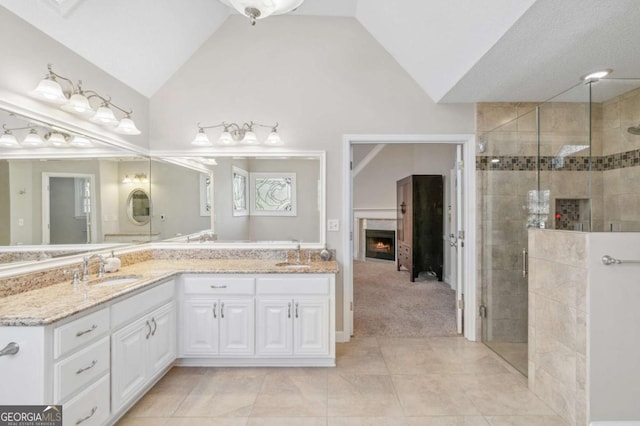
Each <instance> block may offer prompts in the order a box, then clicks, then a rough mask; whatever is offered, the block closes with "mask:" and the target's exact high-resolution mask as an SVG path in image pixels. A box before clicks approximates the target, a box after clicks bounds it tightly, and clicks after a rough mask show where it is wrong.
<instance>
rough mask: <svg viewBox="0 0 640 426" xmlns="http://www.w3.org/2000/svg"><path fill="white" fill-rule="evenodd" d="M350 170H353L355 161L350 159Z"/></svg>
mask: <svg viewBox="0 0 640 426" xmlns="http://www.w3.org/2000/svg"><path fill="white" fill-rule="evenodd" d="M349 170H353V161H349Z"/></svg>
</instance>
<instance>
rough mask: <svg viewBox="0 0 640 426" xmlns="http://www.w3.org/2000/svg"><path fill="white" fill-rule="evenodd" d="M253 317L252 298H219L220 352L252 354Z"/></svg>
mask: <svg viewBox="0 0 640 426" xmlns="http://www.w3.org/2000/svg"><path fill="white" fill-rule="evenodd" d="M254 318H255V309H254V302H253V298H244V299H241V298H238V299H220V318H219V322H220V354H224V355H253V354H254V346H255V343H254V342H255V321H254Z"/></svg>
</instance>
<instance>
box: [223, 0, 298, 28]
mask: <svg viewBox="0 0 640 426" xmlns="http://www.w3.org/2000/svg"><path fill="white" fill-rule="evenodd" d="M303 1H304V0H222V2H223V3H224V4H226V5H227V6H232V7H233V8H234V9H236V10H237V11H238V12H240V13H241V14H243V15H244V16H246V17H247V18H249V22H251V25H255V24H256V19H262V18H266V17H267V16H271V15H282V14H283V13H288V12H291V11H292V10H295V9H297V8H298V6H300V5H301V4H302V2H303Z"/></svg>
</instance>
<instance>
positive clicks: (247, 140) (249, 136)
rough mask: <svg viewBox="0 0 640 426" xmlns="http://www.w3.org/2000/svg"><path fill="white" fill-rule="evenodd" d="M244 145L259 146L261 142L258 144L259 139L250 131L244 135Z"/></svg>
mask: <svg viewBox="0 0 640 426" xmlns="http://www.w3.org/2000/svg"><path fill="white" fill-rule="evenodd" d="M242 143H243V144H245V145H257V144H258V143H259V142H258V138H257V137H256V134H255V133H253V132H252V131H251V130H249V131H247V132H246V133H245V134H244V139H242Z"/></svg>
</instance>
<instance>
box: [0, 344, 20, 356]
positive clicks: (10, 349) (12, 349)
mask: <svg viewBox="0 0 640 426" xmlns="http://www.w3.org/2000/svg"><path fill="white" fill-rule="evenodd" d="M19 350H20V345H18V344H17V343H16V342H9V343H7V346H5V347H4V348H2V350H0V356H5V355H15V354H17V353H18V351H19Z"/></svg>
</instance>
